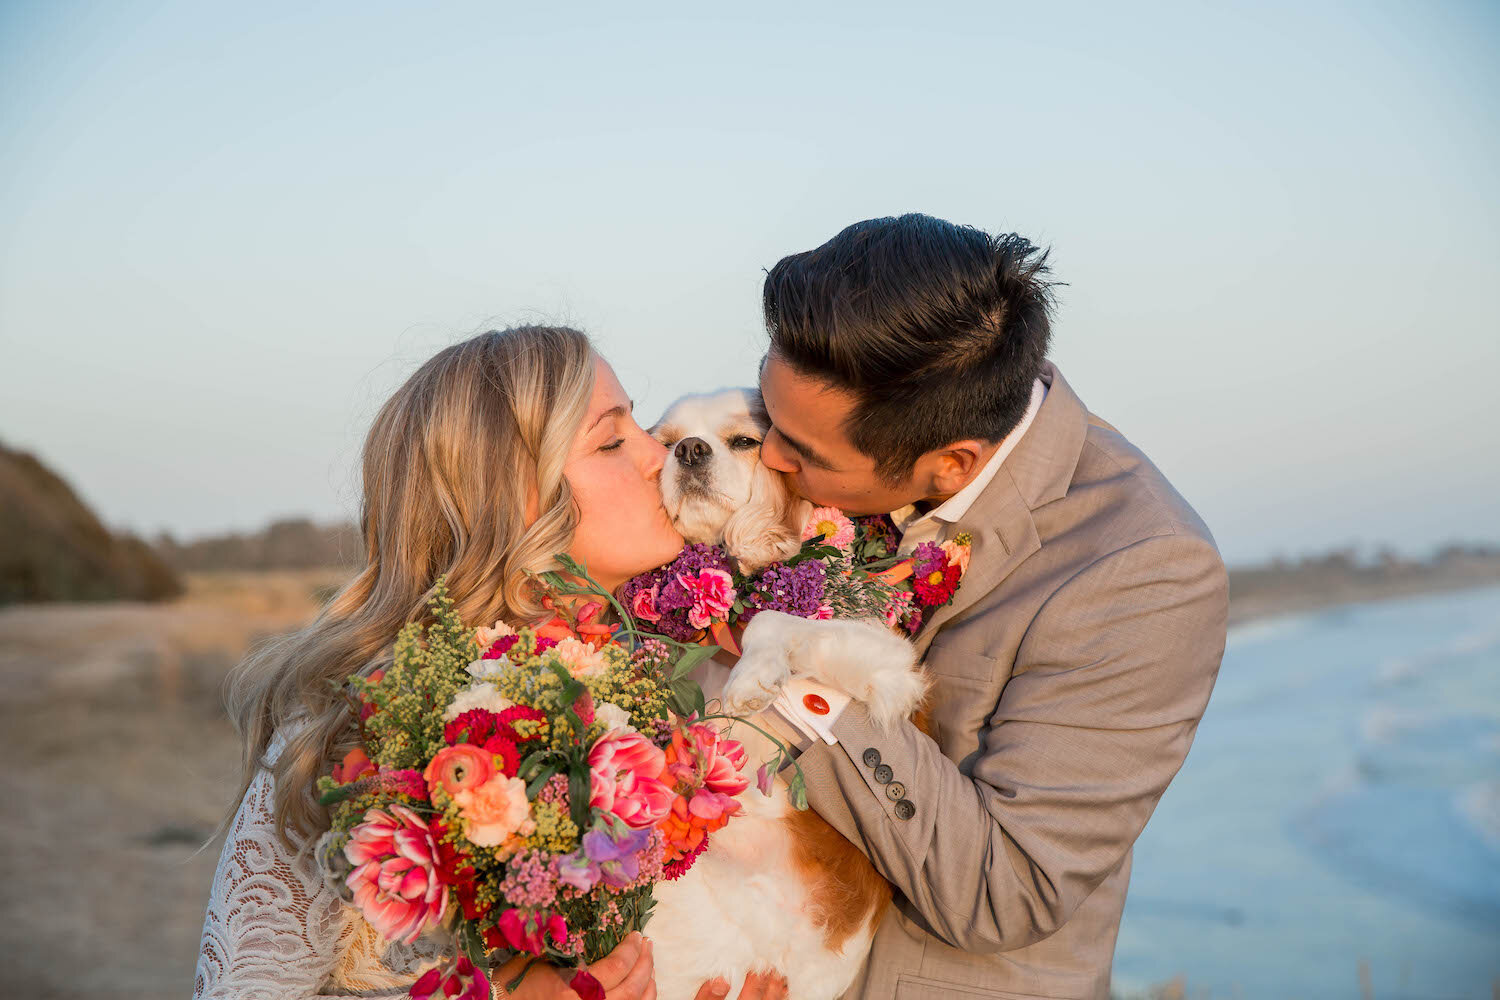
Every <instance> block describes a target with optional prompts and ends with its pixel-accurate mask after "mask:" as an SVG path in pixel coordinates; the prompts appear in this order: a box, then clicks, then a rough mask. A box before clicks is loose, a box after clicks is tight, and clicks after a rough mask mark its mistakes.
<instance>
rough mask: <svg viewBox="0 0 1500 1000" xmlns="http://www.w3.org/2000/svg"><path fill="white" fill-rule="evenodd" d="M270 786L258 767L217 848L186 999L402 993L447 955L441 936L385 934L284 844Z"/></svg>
mask: <svg viewBox="0 0 1500 1000" xmlns="http://www.w3.org/2000/svg"><path fill="white" fill-rule="evenodd" d="M284 743H285V740H284V736H282V735H278V737H277V739H275V740H273V741H272V744H271V747H270V749H269V750H268V751H267V756H268V758H269V759H270V760H272V761H274V760H275V757H276V754H277V753H279V752H280V750H281V747H282V746H283V745H284ZM272 787H273V786H272V780H271V774H270V772H269V771H267V770H266V769H265V768H262V769H261V771H260V774H259V775H257V776H256V779H255V781H254V782H253V783H252V784H251V785H250V788H249V789H248V790H247V791H246V792H245V798H244V800H243V801H241V802H240V808H239V811H238V812H237V813H236V814H235V817H234V825H233V826H232V827H231V828H230V830H229V834H228V837H227V838H226V840H225V842H224V851H223V853H222V854H220V855H219V867H218V870H217V871H216V872H215V873H214V885H213V892H212V894H211V895H210V896H209V900H208V914H207V916H205V917H204V919H203V939H202V943H201V944H200V945H199V948H198V971H197V974H196V975H195V976H194V979H193V997H194V1000H200V998H202V1000H208V998H214V1000H228V998H233V1000H261V998H264V1000H310V998H315V997H332V996H339V997H347V996H360V997H381V998H384V997H391V998H396V997H404V996H406V995H407V990H408V989H409V988H410V986H411V984H412V983H414V982H416V980H417V978H418V977H419V976H420V975H421V974H422V973H423V972H425V971H427V970H428V969H430V968H433V967H434V966H437V965H441V964H443V962H444V961H445V960H446V959H447V958H448V957H449V954H445V952H444V948H445V947H447V945H446V943H445V942H443V941H441V940H434V939H432V938H427V937H423V938H418V939H417V941H416V942H415V943H414V944H412V945H404V944H387V943H386V942H384V941H383V940H382V939H381V938H380V936H379V935H378V934H377V933H376V931H375V929H374V928H373V927H371V926H370V925H369V924H368V923H366V922H365V920H364V918H363V917H361V916H360V915H359V913H358V911H357V910H355V909H354V908H353V907H352V906H349V905H347V904H345V903H344V902H343V900H341V899H340V898H339V895H338V893H337V892H335V891H334V889H333V888H332V887H331V886H329V885H328V884H327V882H326V881H325V879H324V877H323V874H322V872H321V871H320V870H319V868H318V864H317V861H316V860H315V858H314V852H313V851H311V850H308V851H304V852H302V853H300V854H298V853H295V852H290V851H288V850H287V849H286V848H285V847H284V846H283V845H282V843H281V841H280V840H279V839H278V838H277V836H276V833H275V831H274V830H273V828H272V820H271V816H272V795H271V792H272ZM294 843H296V845H297V846H298V847H301V846H302V844H301V842H299V841H296V840H295V838H294ZM450 954H451V953H450Z"/></svg>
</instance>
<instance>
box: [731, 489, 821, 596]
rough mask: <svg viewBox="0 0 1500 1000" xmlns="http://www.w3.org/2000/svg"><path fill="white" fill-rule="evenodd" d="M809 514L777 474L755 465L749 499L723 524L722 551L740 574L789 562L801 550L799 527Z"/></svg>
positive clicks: (799, 499)
mask: <svg viewBox="0 0 1500 1000" xmlns="http://www.w3.org/2000/svg"><path fill="white" fill-rule="evenodd" d="M811 510H812V505H811V504H809V503H808V502H807V501H805V500H802V499H801V498H799V497H794V496H792V494H791V491H790V490H789V489H787V486H786V481H785V480H783V479H782V478H781V476H780V475H779V474H778V473H776V472H773V471H772V470H770V469H768V468H766V467H765V466H764V465H761V464H760V462H759V461H757V462H756V463H755V468H754V470H753V471H752V472H751V476H750V499H749V500H748V501H746V503H745V505H744V506H742V507H741V508H740V509H739V510H737V511H735V512H734V513H733V514H731V515H730V516H729V520H728V521H726V522H724V547H725V548H726V549H728V550H729V554H730V555H731V556H733V557H734V560H735V562H736V563H737V564H738V565H739V570H740V572H741V573H752V572H754V571H755V570H758V569H760V568H761V567H762V566H765V565H768V564H769V563H773V562H779V561H780V560H782V559H787V558H790V557H791V556H793V555H795V554H796V552H797V550H798V549H800V548H801V547H802V525H803V523H804V522H806V520H807V513H808V512H809V511H811Z"/></svg>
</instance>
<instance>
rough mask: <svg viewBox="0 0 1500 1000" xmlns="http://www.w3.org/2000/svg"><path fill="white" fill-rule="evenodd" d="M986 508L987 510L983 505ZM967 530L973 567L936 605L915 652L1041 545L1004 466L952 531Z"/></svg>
mask: <svg viewBox="0 0 1500 1000" xmlns="http://www.w3.org/2000/svg"><path fill="white" fill-rule="evenodd" d="M981 508H983V509H981ZM958 531H967V532H969V534H971V535H972V536H973V537H974V548H973V550H972V552H971V553H970V556H969V569H968V572H966V573H964V576H963V579H962V580H960V581H959V584H958V591H957V592H956V593H955V594H954V595H953V600H952V601H951V602H949V603H948V604H945V605H944V606H942V607H941V608H938V609H937V610H936V611H935V612H933V613H932V617H931V618H929V619H928V620H927V621H925V622H923V624H922V630H921V631H920V632H918V633H917V655H918V656H922V655H925V654H926V652H927V647H928V646H930V645H931V644H932V639H933V637H934V636H935V635H937V631H938V629H940V628H942V627H943V624H944V623H945V622H947V621H949V620H950V619H952V618H953V616H954V615H957V614H960V613H962V612H963V611H965V610H967V609H968V608H969V607H971V606H972V605H973V604H974V602H975V601H977V600H979V599H980V598H981V597H983V596H984V595H985V594H988V593H989V592H990V591H992V590H994V589H995V588H996V587H998V586H999V585H1000V582H1001V581H1002V580H1004V579H1005V578H1006V577H1007V576H1009V575H1010V573H1011V571H1012V570H1014V569H1015V568H1016V567H1017V566H1019V565H1020V564H1021V562H1022V560H1024V559H1025V558H1026V557H1027V556H1029V555H1031V554H1032V553H1033V552H1035V551H1036V550H1037V549H1039V548H1041V544H1042V543H1041V539H1040V538H1039V537H1038V536H1037V532H1036V523H1035V522H1034V521H1032V519H1031V509H1030V508H1029V507H1027V506H1026V501H1025V500H1024V499H1023V498H1022V497H1021V494H1020V493H1019V492H1018V491H1017V490H1016V485H1015V481H1014V480H1012V479H1011V478H1010V476H1009V475H1007V474H1006V472H1005V469H1004V468H1002V469H1001V470H1000V472H999V474H997V475H996V476H995V478H994V480H993V481H992V482H991V483H990V485H989V487H988V488H986V489H985V491H984V493H982V494H981V495H980V497H979V499H977V500H975V502H974V507H973V508H971V509H970V512H969V514H968V515H966V516H965V517H964V518H963V519H962V520H961V521H959V522H958V525H957V526H956V530H955V532H954V534H956V533H957V532H958Z"/></svg>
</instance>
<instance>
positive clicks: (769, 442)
mask: <svg viewBox="0 0 1500 1000" xmlns="http://www.w3.org/2000/svg"><path fill="white" fill-rule="evenodd" d="M760 464H761V465H764V466H765V467H766V468H768V469H774V470H775V471H777V472H796V471H797V463H796V462H795V461H792V460H791V459H790V458H789V456H788V455H787V451H786V449H785V448H783V447H782V446H781V438H780V437H779V436H778V435H777V434H776V432H775V430H774V429H772V430H771V431H770V432H769V433H767V434H766V439H765V440H764V441H762V442H761V446H760Z"/></svg>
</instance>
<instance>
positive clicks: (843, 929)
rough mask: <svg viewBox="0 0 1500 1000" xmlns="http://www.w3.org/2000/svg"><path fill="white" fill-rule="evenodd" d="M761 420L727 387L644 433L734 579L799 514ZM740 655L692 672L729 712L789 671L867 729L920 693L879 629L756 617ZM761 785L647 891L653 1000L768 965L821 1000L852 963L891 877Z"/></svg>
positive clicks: (760, 704) (751, 733)
mask: <svg viewBox="0 0 1500 1000" xmlns="http://www.w3.org/2000/svg"><path fill="white" fill-rule="evenodd" d="M769 426H770V420H769V418H768V417H767V414H766V410H765V406H764V404H763V403H762V402H761V399H760V394H759V393H758V392H756V391H755V390H753V389H726V390H723V391H721V392H716V393H709V394H705V395H698V396H689V397H686V398H684V399H682V400H679V401H678V402H677V403H674V404H673V405H672V406H671V407H669V408H668V410H667V412H666V413H665V414H664V415H663V416H662V418H661V420H660V421H658V422H657V424H656V425H655V426H654V427H652V428H651V431H650V433H651V434H652V436H653V437H655V438H656V440H657V441H659V442H661V444H663V445H664V446H666V447H667V449H668V450H669V454H668V456H667V459H666V462H665V464H664V465H663V468H662V472H661V490H662V500H663V504H664V506H665V507H666V509H667V512H668V514H669V515H671V517H672V520H673V523H674V524H676V526H677V528H678V530H679V531H681V532H682V534H683V537H684V538H686V539H687V540H688V541H690V542H706V543H722V544H723V545H724V546H725V548H726V549H727V551H728V552H729V554H730V557H731V558H732V559H733V560H734V561H735V562H736V564H737V566H738V567H739V569H740V570H741V572H751V571H753V570H756V569H759V568H761V567H762V566H765V565H766V564H768V563H771V562H775V561H778V560H781V559H785V558H787V557H788V556H790V555H792V554H793V553H795V552H796V551H797V550H798V549H799V548H800V547H801V544H802V540H801V529H802V526H803V524H804V523H805V522H806V519H807V516H808V514H809V513H810V512H811V510H812V505H811V504H809V503H807V502H806V501H803V500H799V499H798V498H796V497H795V496H793V494H792V493H791V491H790V489H789V488H788V487H787V484H786V482H785V481H784V480H783V479H782V478H781V476H779V475H778V474H777V473H775V472H774V471H772V470H770V469H767V468H766V467H765V466H763V465H761V463H760V443H761V441H762V440H763V439H764V437H765V434H766V431H767V429H768V428H769ZM742 648H743V654H742V655H741V657H740V659H739V662H738V663H736V664H735V665H734V666H733V667H729V666H726V665H723V664H720V663H717V662H710V663H708V664H705V666H704V667H702V668H700V671H701V672H700V673H699V674H698V679H699V681H700V683H701V684H702V686H703V689H704V695H705V696H706V697H707V698H708V699H710V700H712V699H714V698H718V699H719V700H720V702H721V704H722V705H723V707H724V711H726V712H728V713H730V714H734V715H741V716H753V715H754V714H755V713H757V712H760V711H763V710H764V709H766V708H767V707H768V706H769V705H770V704H771V702H772V701H773V700H774V699H775V698H776V696H777V695H778V694H779V693H780V691H781V688H782V686H783V685H784V684H785V683H786V682H787V681H788V680H789V679H790V678H791V677H793V676H797V675H802V676H807V677H810V678H812V679H814V680H817V681H819V682H821V683H823V684H826V685H828V686H829V687H832V688H836V689H838V690H841V691H843V692H845V693H847V694H849V695H851V696H852V697H854V698H857V699H859V700H861V701H864V702H865V703H866V705H867V707H868V708H869V711H870V714H871V718H872V719H873V720H874V721H875V722H876V723H877V724H878V725H890V724H892V723H894V722H895V721H896V720H898V719H902V718H908V717H910V716H911V715H912V713H913V712H915V711H916V710H917V709H918V707H919V706H920V704H921V702H922V700H923V698H924V696H925V694H926V688H927V684H926V679H925V677H924V675H923V674H922V672H921V670H920V668H919V666H918V665H917V662H916V653H915V650H914V649H913V647H912V645H911V644H910V643H909V642H907V641H906V640H905V639H903V638H902V637H900V636H898V635H896V634H895V633H894V632H892V631H891V630H890V629H888V628H886V627H885V626H884V625H883V624H882V623H878V622H867V621H809V620H807V619H803V618H797V617H795V616H792V615H787V614H783V613H781V612H777V611H763V612H761V613H760V614H757V615H756V616H755V617H754V618H752V619H751V621H750V623H749V625H748V626H747V627H746V629H745V634H744V638H743V641H742ZM752 721H756V720H754V719H752ZM729 735H730V736H731V737H733V738H734V739H738V740H740V741H741V742H742V743H744V745H745V749H746V751H747V753H748V754H749V756H750V758H751V759H752V760H756V759H759V760H765V759H768V758H770V757H771V756H772V754H773V753H774V750H775V748H774V745H773V744H772V743H771V741H769V740H768V739H766V738H765V737H764V736H762V735H761V734H760V733H758V732H756V731H755V730H754V729H753V728H751V727H749V726H745V725H739V724H733V725H731V726H730V731H729ZM776 786H777V787H776V788H774V789H773V790H772V794H771V795H770V796H769V797H768V796H763V795H760V794H759V793H757V792H754V791H746V792H745V793H743V794H742V795H741V796H740V801H741V802H742V804H743V807H744V808H743V811H742V813H741V814H740V815H739V816H737V817H736V818H735V819H734V820H733V821H731V822H730V823H729V825H728V826H726V827H724V828H723V829H722V830H719V831H717V832H715V833H714V834H713V835H712V836H711V837H710V838H709V845H708V848H707V850H705V851H704V852H703V854H701V855H700V856H699V857H698V859H697V861H696V862H695V863H694V865H693V867H692V868H690V869H689V870H688V871H687V873H686V874H685V875H683V876H682V877H681V878H679V879H677V880H676V881H674V882H664V883H661V884H659V885H657V886H656V888H655V896H656V905H655V907H654V909H653V911H652V915H651V919H650V922H649V924H648V925H647V927H646V934H647V935H648V936H649V937H650V938H651V939H652V941H653V942H654V943H655V948H656V957H655V968H656V986H657V994H658V996H659V997H661V998H662V1000H691V998H692V997H693V996H694V995H695V994H696V992H697V990H698V988H699V987H700V986H701V985H702V984H703V983H704V982H705V981H706V980H708V979H712V978H714V977H715V976H722V977H724V978H725V979H726V980H728V981H729V982H730V983H731V984H732V985H731V997H734V996H737V995H738V989H739V986H740V984H741V983H742V982H743V981H744V977H745V975H746V973H748V972H750V971H754V970H759V969H775V970H777V971H779V972H781V974H782V975H784V976H785V977H786V979H787V992H788V995H789V996H791V997H795V998H797V1000H833V998H834V997H837V996H839V995H840V994H841V993H843V992H844V990H845V989H847V988H848V986H849V984H850V983H851V982H852V981H853V979H854V976H855V975H856V974H857V973H858V971H859V968H860V966H861V964H863V962H864V959H865V956H866V954H867V953H868V952H869V948H870V941H871V938H872V937H873V935H874V933H875V926H876V924H877V923H878V922H879V920H880V918H881V916H882V915H883V914H884V912H885V909H886V905H887V904H888V902H889V901H890V898H891V888H890V885H889V884H888V883H887V882H886V881H885V880H884V879H883V878H881V876H880V875H879V873H878V872H876V871H875V869H874V867H873V866H872V865H871V864H870V862H869V859H867V858H866V857H865V856H864V855H863V854H862V853H860V851H859V849H858V848H856V847H855V846H854V845H853V844H851V843H849V842H848V841H847V840H845V839H844V838H843V837H842V836H841V835H840V834H839V833H838V831H836V830H835V829H834V828H833V827H831V826H829V825H828V823H827V822H826V821H825V820H823V819H822V818H821V817H820V816H818V814H817V813H815V812H813V811H812V810H810V809H808V810H801V811H799V810H797V809H795V808H793V807H792V805H791V804H790V802H789V801H788V796H787V791H786V788H787V786H786V784H785V782H784V781H783V780H781V779H780V778H778V779H777V781H776Z"/></svg>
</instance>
